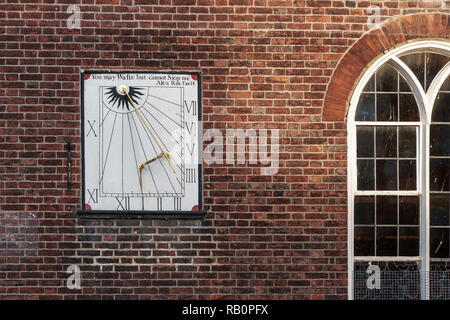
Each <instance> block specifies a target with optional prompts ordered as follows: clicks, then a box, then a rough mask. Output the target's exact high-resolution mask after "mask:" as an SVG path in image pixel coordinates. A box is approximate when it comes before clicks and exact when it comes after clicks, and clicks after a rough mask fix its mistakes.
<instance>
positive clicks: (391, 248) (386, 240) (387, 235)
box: [377, 227, 398, 256]
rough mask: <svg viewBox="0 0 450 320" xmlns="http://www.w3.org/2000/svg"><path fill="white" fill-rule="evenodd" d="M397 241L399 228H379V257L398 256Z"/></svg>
mask: <svg viewBox="0 0 450 320" xmlns="http://www.w3.org/2000/svg"><path fill="white" fill-rule="evenodd" d="M397 239H398V237H397V227H377V256H396V255H397Z"/></svg>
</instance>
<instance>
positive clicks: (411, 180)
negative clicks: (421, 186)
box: [398, 160, 416, 190]
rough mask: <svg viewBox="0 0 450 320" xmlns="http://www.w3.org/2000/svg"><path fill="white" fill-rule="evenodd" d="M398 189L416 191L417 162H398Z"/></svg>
mask: <svg viewBox="0 0 450 320" xmlns="http://www.w3.org/2000/svg"><path fill="white" fill-rule="evenodd" d="M398 184H399V186H398V189H399V190H416V161H415V160H400V161H399V162H398Z"/></svg>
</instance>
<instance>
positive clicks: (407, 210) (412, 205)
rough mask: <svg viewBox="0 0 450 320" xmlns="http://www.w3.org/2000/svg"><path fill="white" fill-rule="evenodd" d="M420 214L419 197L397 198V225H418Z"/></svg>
mask: <svg viewBox="0 0 450 320" xmlns="http://www.w3.org/2000/svg"><path fill="white" fill-rule="evenodd" d="M419 214H420V201H419V197H416V196H414V197H410V196H404V197H403V196H401V197H399V223H400V224H409V225H418V224H419Z"/></svg>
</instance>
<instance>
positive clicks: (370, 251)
mask: <svg viewBox="0 0 450 320" xmlns="http://www.w3.org/2000/svg"><path fill="white" fill-rule="evenodd" d="M374 234H375V228H374V227H355V248H354V249H355V256H374V255H375V236H374Z"/></svg>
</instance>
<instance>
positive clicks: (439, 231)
mask: <svg viewBox="0 0 450 320" xmlns="http://www.w3.org/2000/svg"><path fill="white" fill-rule="evenodd" d="M448 234H449V229H448V228H430V257H431V258H448V257H449V243H448V240H449V238H448Z"/></svg>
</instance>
